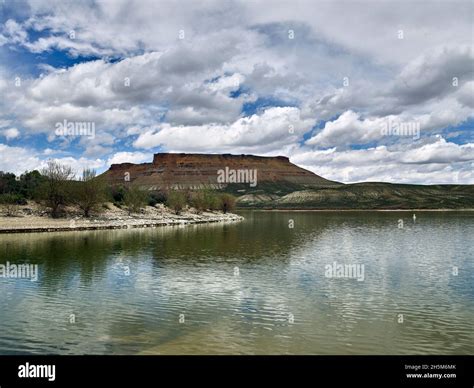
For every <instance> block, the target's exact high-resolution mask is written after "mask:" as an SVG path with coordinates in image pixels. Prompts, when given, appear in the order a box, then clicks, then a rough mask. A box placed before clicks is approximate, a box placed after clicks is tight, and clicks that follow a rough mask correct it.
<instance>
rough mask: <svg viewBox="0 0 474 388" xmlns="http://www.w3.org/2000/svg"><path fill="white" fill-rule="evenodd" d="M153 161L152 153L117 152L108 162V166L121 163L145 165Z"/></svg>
mask: <svg viewBox="0 0 474 388" xmlns="http://www.w3.org/2000/svg"><path fill="white" fill-rule="evenodd" d="M152 160H153V154H152V153H144V152H124V151H122V152H117V153H116V154H114V155H113V156H111V157H110V158H109V159H108V160H107V165H108V166H110V165H112V164H120V163H145V162H148V163H149V162H151V161H152Z"/></svg>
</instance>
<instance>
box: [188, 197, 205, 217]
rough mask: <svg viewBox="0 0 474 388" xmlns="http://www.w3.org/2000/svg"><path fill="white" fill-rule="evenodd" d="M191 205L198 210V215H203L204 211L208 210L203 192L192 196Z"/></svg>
mask: <svg viewBox="0 0 474 388" xmlns="http://www.w3.org/2000/svg"><path fill="white" fill-rule="evenodd" d="M190 204H191V206H192V207H193V208H195V209H196V211H197V212H198V214H201V213H202V212H203V211H204V210H206V209H207V208H208V207H207V203H206V196H205V193H204V192H203V191H197V192H194V193H192V194H191V195H190Z"/></svg>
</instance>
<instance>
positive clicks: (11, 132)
mask: <svg viewBox="0 0 474 388" xmlns="http://www.w3.org/2000/svg"><path fill="white" fill-rule="evenodd" d="M0 133H1V134H2V135H3V136H5V137H6V138H7V140H11V139H16V138H17V137H19V136H20V131H19V130H18V129H17V128H7V129H2V130H1V131H0Z"/></svg>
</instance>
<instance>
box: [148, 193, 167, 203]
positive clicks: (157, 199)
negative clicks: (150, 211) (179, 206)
mask: <svg viewBox="0 0 474 388" xmlns="http://www.w3.org/2000/svg"><path fill="white" fill-rule="evenodd" d="M165 202H166V196H165V194H164V193H163V192H161V191H159V192H154V193H151V194H150V195H149V196H148V205H149V206H155V205H156V204H158V203H165Z"/></svg>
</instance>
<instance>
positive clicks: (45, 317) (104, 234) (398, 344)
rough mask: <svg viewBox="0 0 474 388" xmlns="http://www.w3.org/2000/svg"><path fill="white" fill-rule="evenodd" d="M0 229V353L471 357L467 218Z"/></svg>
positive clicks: (258, 215) (289, 217)
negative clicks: (10, 270) (20, 270)
mask: <svg viewBox="0 0 474 388" xmlns="http://www.w3.org/2000/svg"><path fill="white" fill-rule="evenodd" d="M240 214H242V215H243V216H244V217H245V220H244V221H242V222H240V223H232V224H209V225H191V226H184V227H161V228H155V229H136V230H111V231H85V232H64V233H43V234H14V235H0V264H4V265H6V264H7V263H9V264H10V265H13V264H17V265H18V264H31V265H37V269H38V274H37V275H38V276H37V280H36V281H31V280H30V279H24V278H22V279H20V278H11V277H9V278H7V277H4V278H0V354H3V355H5V354H8V355H10V354H471V355H472V354H474V331H473V322H474V212H416V220H414V219H413V217H412V215H413V213H412V212H355V211H354V212H350V211H348V212H336V211H335V212H264V211H243V212H241V213H240Z"/></svg>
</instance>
